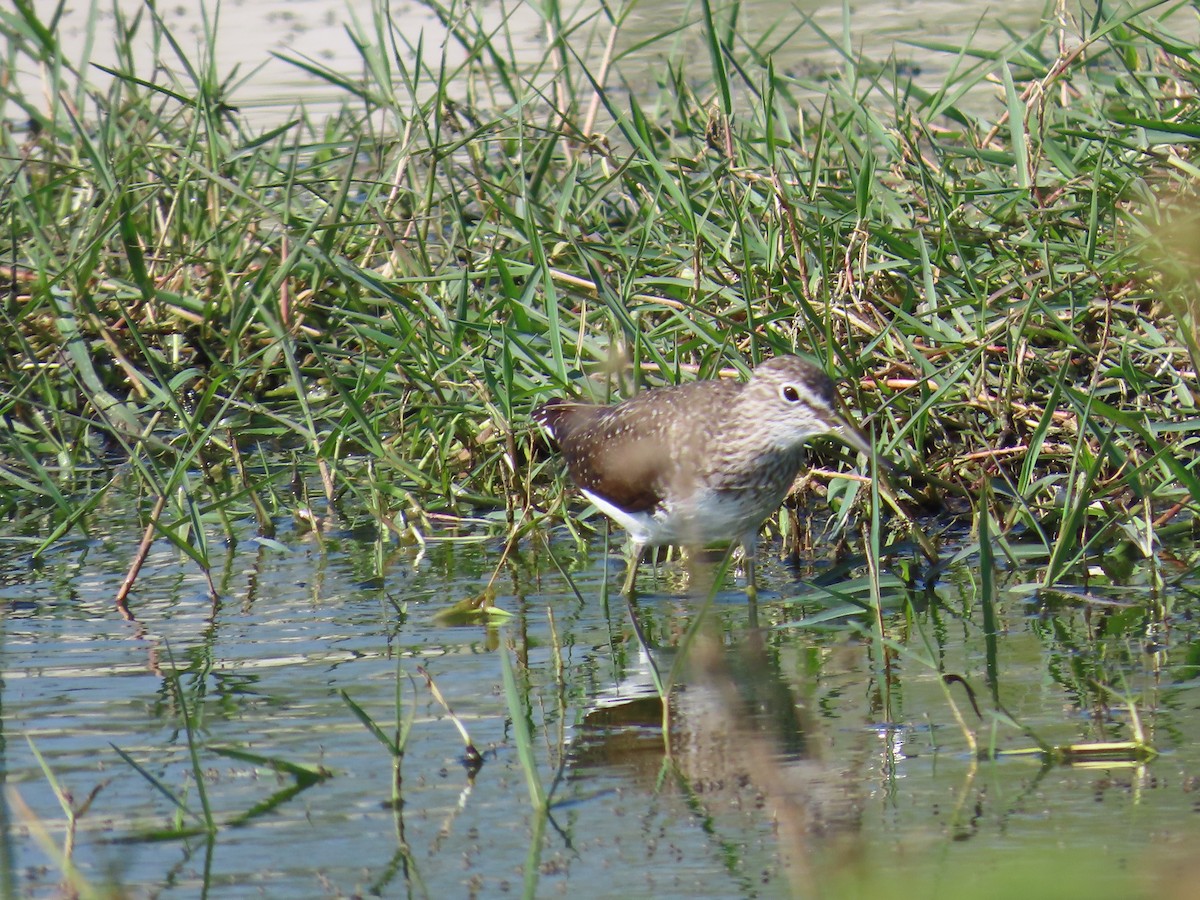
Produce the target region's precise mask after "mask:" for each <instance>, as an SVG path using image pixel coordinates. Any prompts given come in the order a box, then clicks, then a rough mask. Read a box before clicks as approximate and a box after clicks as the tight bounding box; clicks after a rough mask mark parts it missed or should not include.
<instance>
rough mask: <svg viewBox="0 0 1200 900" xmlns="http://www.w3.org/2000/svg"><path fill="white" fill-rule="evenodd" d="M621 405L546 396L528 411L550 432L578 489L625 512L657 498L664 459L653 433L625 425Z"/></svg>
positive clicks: (648, 507)
mask: <svg viewBox="0 0 1200 900" xmlns="http://www.w3.org/2000/svg"><path fill="white" fill-rule="evenodd" d="M621 409H622V406H616V407H609V406H597V405H595V404H592V403H576V402H572V401H570V400H551V401H549V402H548V403H546V404H545V405H543V406H540V407H538V408H537V409H536V410H534V412H533V418H534V420H535V421H537V422H538V423H539V424H541V425H542V426H544V427H545V428H546V430H547V431H549V432H550V436H551V437H553V438H554V440H555V442H556V443H557V444H558V447H559V449H560V450H561V451H562V455H563V458H564V459H565V460H566V462H567V470H568V471H569V472H570V473H571V478H572V480H573V481H574V482H575V483H576V484H577V485H578V486H579V487H581V488H584V489H586V490H589V491H591V492H592V493H594V494H596V495H598V496H599V497H602V498H603V499H605V500H607V501H608V502H609V503H612V504H613V505H614V506H618V507H620V508H621V509H624V510H627V511H628V512H630V513H641V512H652V511H653V510H654V509H655V507H657V506H658V504H659V503H661V502H662V499H663V492H664V486H665V484H666V481H667V475H668V468H669V464H670V461H669V458H668V456H667V454H665V453H664V452H662V440H661V438H659V437H658V436H656V435H655V434H653V433H647V432H645V431H641V430H637V429H629V428H628V427H627V425H628V422H627V420H626V418H625V417H624V416H621V415H620V411H621Z"/></svg>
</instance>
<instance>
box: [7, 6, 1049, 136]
mask: <svg viewBox="0 0 1200 900" xmlns="http://www.w3.org/2000/svg"><path fill="white" fill-rule="evenodd" d="M33 5H34V8H35V9H37V10H38V12H39V13H40V14H41V15H42V16H49V14H50V13H51V12H52V11H53V10H54V8H55V7H56V5H57V4H56V3H55V2H53V0H34V4H33ZM140 5H141V4H139V3H137V2H133V0H118V3H117V6H118V8H120V9H122V10H124V11H126V12H127V13H132V12H134V11H136V10H137V9H138V8H139V7H140ZM111 8H112V7H111V4H108V3H105V4H100V7H99V8H98V9H97V10H96V16H97V18H98V21H99V22H100V23H101V25H102V27H103V23H105V22H109V23H111V21H112V12H111ZM207 8H208V11H209V12H208V21H209V22H210V23H211V22H212V21H213V19H214V18H215V20H216V21H215V34H216V48H217V62H218V67H219V69H220V70H221V71H224V72H232V71H233V70H234V68H235V67H237V69H238V70H239V73H240V76H241V78H243V79H245V80H244V83H242V84H241V85H240V86H239V87H238V88H237V90H236V91H235V92H234V93H233V95H232V101H233V103H234V104H235V105H236V106H237V107H238V108H239V109H240V110H241V111H242V112H243V113H244V114H245V115H246V116H247V117H248V118H249V119H250V120H251V121H253V122H255V123H258V124H260V125H273V124H276V123H278V122H281V121H283V120H285V119H286V118H287V117H288V116H289V114H290V113H291V112H292V111H293V110H294V109H295V108H296V106H297V104H303V105H304V107H305V108H306V109H307V110H308V111H309V112H310V113H311V114H313V115H315V116H318V117H319V116H320V115H321V114H329V113H332V112H333V111H334V109H335V107H336V105H337V104H338V103H339V102H340V101H341V99H342V95H341V94H340V93H339V92H338V91H337V90H336V89H335V88H333V87H332V86H330V85H329V84H328V83H326V82H323V81H321V80H320V79H317V78H316V77H315V76H312V75H311V74H309V73H306V72H304V71H303V70H301V69H298V68H297V67H295V66H293V65H290V64H288V63H286V62H284V61H282V60H280V59H278V58H276V57H273V56H272V55H271V54H272V53H278V54H281V55H284V56H290V57H296V58H301V59H306V60H311V61H313V62H316V63H319V64H321V65H323V66H327V67H329V68H331V69H333V70H335V71H338V72H340V73H343V74H345V75H348V76H353V75H356V74H357V73H359V72H360V71H361V69H362V59H361V57H360V56H359V55H358V53H357V52H356V50H355V47H354V43H353V41H352V39H351V37H350V36H349V34H348V33H347V27H348V26H349V27H351V28H354V27H356V26H361V27H362V29H363V30H364V32H366V33H370V23H371V20H372V14H373V12H372V11H373V9H374V8H376V7H374V6H373V5H372V4H371V3H369V2H364V0H358V2H345V0H289V2H280V3H273V2H262V3H258V2H253V0H234V2H224V3H221V4H219V6H218V4H207ZM599 8H600V7H599V4H585V5H583V6H581V7H580V8H579V10H578V12H576V13H574V14H573V15H571V16H569V17H568V23H569V24H574V23H581V22H584V21H585V20H586V19H588V18H589V17H599ZM717 8H718V9H720V7H719V6H718V7H717ZM1046 8H1047V4H1046V3H1044V2H1038V0H1013V2H1008V3H1002V4H985V3H969V2H968V3H953V2H945V0H901V2H887V0H858V2H854V3H852V4H850V23H851V35H852V46H853V48H854V49H855V50H858V49H863V50H865V51H867V55H868V57H869V58H871V59H874V60H879V61H882V60H884V59H886V58H887V57H888V55H889V54H891V53H892V52H893V51H894V52H895V54H896V56H897V58H898V59H899V60H901V61H904V62H905V63H906V64H909V65H911V66H913V67H915V68H916V69H917V70H919V71H921V72H922V73H923V79H919V80H923V83H925V84H926V85H928V86H933V85H936V84H937V83H938V80H939V76H941V75H943V74H944V73H945V71H946V69H947V67H948V66H949V65H951V63H952V57H951V56H949V55H937V54H933V53H931V52H929V51H927V50H924V49H919V48H913V47H910V46H906V45H905V44H904V43H903V42H904V41H906V40H912V39H919V40H923V41H945V42H948V43H952V44H962V43H964V42H965V41H966V40H967V39H968V38H970V41H971V45H972V46H973V47H976V48H979V49H992V48H995V47H998V46H1001V45H1003V44H1004V43H1006V42H1007V41H1008V40H1009V37H1008V35H1007V34H1006V33H1005V31H1004V29H1006V28H1007V29H1010V30H1011V31H1012V32H1014V33H1017V34H1026V33H1029V32H1031V31H1033V30H1034V29H1035V28H1036V27H1037V26H1038V24H1039V23H1041V22H1042V21H1043V15H1044V13H1045V11H1046ZM158 9H159V14H160V15H161V16H162V18H163V20H164V22H165V23H166V24H167V25H168V27H169V28H170V29H171V31H172V32H173V33H174V34H175V35H176V37H177V39H178V40H179V41H180V43H181V45H182V49H183V51H184V52H185V53H187V54H193V55H195V56H196V57H200V56H201V53H200V50H201V48H202V47H205V46H207V45H208V42H207V40H206V37H205V35H206V30H207V29H206V25H205V18H204V17H203V16H202V15H201V5H200V4H194V3H175V4H171V3H162V4H159V5H158ZM455 9H456V10H459V11H460V12H461V10H464V9H465V10H470V11H471V14H476V15H478V16H479V18H480V20H481V21H482V22H484V23H485V24H486V25H487V26H488V27H489V28H494V29H497V30H504V31H505V32H506V33H507V34H509V35H511V37H512V39H513V40H514V45H513V50H514V58H516V59H517V60H520V61H530V62H532V61H534V60H537V59H540V58H541V57H542V56H543V55H544V53H545V45H546V42H547V35H546V30H545V26H544V24H543V20H542V18H541V16H540V15H539V14H538V13H537V11H536V9H535V7H534V6H533V5H532V4H530V3H524V2H499V0H490V2H480V3H473V4H461V5H460V6H458V7H455ZM215 10H219V14H218V15H216V16H215V17H214V16H213V12H214V11H215ZM1051 10H1052V6H1051ZM87 11H88V7H87V5H86V4H85V3H83V2H79V3H76V4H72V5H70V6H68V8H67V13H66V15H65V16H64V17H63V20H62V23H61V26H60V28H59V31H58V34H59V36H60V39H62V40H63V43H64V46H65V48H66V51H67V52H66V55H67V58H68V59H69V60H72V61H74V62H79V61H80V60H82V59H83V58H84V54H85V50H86V51H87V54H88V55H87V58H88V59H90V60H91V61H93V62H95V63H99V64H102V65H106V66H109V67H112V66H113V65H114V64H115V63H116V62H117V60H116V56H115V52H114V50H113V48H112V46H111V45H110V44H108V43H107V42H104V41H100V42H98V43H96V44H94V45H93V46H90V47H89V46H87V44H86V41H85V38H86V36H87V34H88V29H87V27H86V26H87V15H86V14H87ZM388 12H389V14H390V16H391V19H392V21H393V22H394V23H395V24H396V29H397V31H398V32H399V33H400V34H401V35H403V37H404V38H405V39H406V40H407V42H408V43H409V45H411V46H416V45H417V44H418V43H419V42H422V43H423V45H424V47H425V58H426V59H427V60H428V61H430V62H432V63H433V64H434V65H440V64H441V61H442V60H443V59H444V60H445V63H446V65H447V66H448V67H449V68H451V69H453V67H454V66H457V65H460V64H461V63H462V61H463V58H464V52H463V50H462V48H461V47H460V45H458V44H457V43H456V42H455V41H453V40H447V39H446V30H445V28H444V27H443V26H442V25H441V24H440V22H439V21H438V19H437V17H436V16H435V15H434V14H433V13H431V12H430V11H429V10H428V9H425V8H423V7H422V6H420V5H419V4H415V3H406V2H395V3H392V4H390V5H389V6H388ZM805 16H811V19H812V22H813V23H815V24H816V26H817V27H818V28H820V29H822V30H824V31H825V32H826V33H827V34H829V35H832V36H833V37H834V39H835V40H838V41H840V40H841V36H842V34H843V9H842V5H841V4H840V3H830V2H825V3H821V2H812V0H797V2H791V3H787V2H777V0H766V2H757V0H756V2H753V3H744V4H742V5H741V17H740V20H739V21H740V23H741V28H742V30H744V31H745V32H746V33H748V34H750V35H756V36H757V35H763V36H765V35H771V36H772V39H770V40H768V41H767V44H768V45H770V46H774V45H775V44H776V43H777V42H780V41H783V43H782V46H780V47H779V48H778V49H777V50H776V52H775V54H774V58H775V64H776V66H777V67H778V68H779V69H781V70H784V71H786V70H789V69H791V70H796V71H808V70H814V69H815V70H821V69H823V68H829V67H835V66H837V65H839V64H840V59H839V56H838V54H837V53H836V52H834V51H833V50H831V49H830V47H829V43H828V41H827V40H825V39H824V38H823V37H821V36H820V34H819V33H818V31H817V30H816V29H814V28H813V27H810V26H808V25H805V24H804V17H805ZM699 17H700V6H699V4H698V3H686V2H684V3H681V2H676V0H672V2H653V3H639V4H636V5H635V6H634V11H633V13H632V14H631V15H630V16H629V17H628V19H627V20H626V22H625V24H624V25H623V26H622V29H621V41H620V43H619V44H618V47H617V53H618V55H623V56H625V59H624V60H623V62H622V65H621V68H622V73H623V74H624V75H625V77H627V78H629V79H632V80H633V82H634V83H635V84H636V80H637V79H638V77H639V75H640V76H641V77H643V78H644V79H645V83H646V84H647V85H649V84H651V83H653V81H654V79H655V78H656V77H659V76H661V75H662V74H663V70H664V63H665V61H666V59H667V58H668V56H669V55H671V54H672V53H679V52H684V53H686V54H689V55H690V56H691V57H692V58H693V59H694V60H695V61H696V62H697V63H698V68H699V71H698V72H697V73H696V74H697V77H699V78H704V77H706V76H707V71H706V67H705V65H704V61H705V59H706V55H707V51H706V49H705V45H704V42H703V38H702V36H701V34H700V31H699V29H697V28H693V27H688V28H684V29H682V30H681V31H680V32H679V33H678V34H677V35H676V36H675V37H673V38H671V39H669V40H666V41H656V42H653V43H652V44H651V45H650V47H649V48H647V49H643V50H638V51H629V48H633V47H635V46H636V45H638V44H640V43H642V42H643V41H645V40H647V39H648V38H651V37H653V36H655V35H658V34H661V33H664V32H667V31H670V30H672V29H676V28H678V27H679V26H680V25H681V24H682V23H684V22H687V23H692V24H694V23H696V22H697V21H698V20H699ZM589 33H590V29H589V28H588V27H587V26H585V27H582V28H580V29H579V31H578V34H579V35H580V39H579V41H578V42H576V43H573V45H572V49H573V50H575V52H577V53H580V54H581V55H582V56H584V58H586V59H589V60H590V61H593V62H594V61H596V60H598V59H599V57H600V54H601V52H602V50H603V45H602V41H596V40H592V41H585V40H584V36H585V35H588V34H589ZM600 35H601V37H603V36H605V35H606V32H603V31H601V32H600ZM785 36H786V37H787V40H786V41H784V40H783V39H784V38H785ZM189 42H190V43H189ZM135 46H139V47H140V48H141V49H142V51H143V55H142V56H141V57H140V58H139V59H138V60H136V62H137V64H138V70H139V72H142V73H144V72H146V71H148V67H149V63H150V61H151V55H150V50H149V45H148V43H147V42H142V43H140V44H137V43H135ZM403 49H404V48H403V47H402V48H401V50H402V51H403ZM627 51H629V52H627ZM166 62H167V64H168V65H171V60H170V59H169V57H168V58H167V59H166ZM406 62H408V63H410V64H411V63H412V62H413V59H412V57H409V58H408V59H407V60H406ZM17 77H18V78H19V79H20V80H21V83H22V84H23V85H25V86H26V87H25V89H26V91H27V92H30V93H34V92H37V91H38V90H39V89H41V86H42V82H41V79H40V77H39V73H37V72H33V71H28V70H23V71H20V72H18V73H17ZM97 80H98V81H102V76H100V75H99V74H98V73H97Z"/></svg>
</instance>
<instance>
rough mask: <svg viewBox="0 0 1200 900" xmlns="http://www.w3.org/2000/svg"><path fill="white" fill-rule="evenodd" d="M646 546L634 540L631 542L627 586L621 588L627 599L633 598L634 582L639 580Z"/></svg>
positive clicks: (626, 575)
mask: <svg viewBox="0 0 1200 900" xmlns="http://www.w3.org/2000/svg"><path fill="white" fill-rule="evenodd" d="M645 549H646V545H645V544H642V543H639V542H638V541H635V540H633V539H632V538H631V539H630V541H629V563H628V566H629V567H628V568H627V569H626V570H625V585H624V586H623V587H622V588H621V593H622V594H624V595H625V596H626V597H633V596H635V594H634V589H633V582H634V580H635V579H636V578H637V570H638V565H639V564H640V563H641V561H642V553H643V552H645Z"/></svg>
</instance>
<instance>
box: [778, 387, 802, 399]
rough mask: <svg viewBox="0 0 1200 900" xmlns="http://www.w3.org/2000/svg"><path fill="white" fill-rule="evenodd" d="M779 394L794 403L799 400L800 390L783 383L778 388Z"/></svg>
mask: <svg viewBox="0 0 1200 900" xmlns="http://www.w3.org/2000/svg"><path fill="white" fill-rule="evenodd" d="M779 396H781V397H783V399H784V400H786V401H787V402H788V403H796V402H798V401H799V400H800V392H799V391H798V390H796V389H795V388H794V387H793V386H792V385H790V384H785V385H784V386H783V387H782V388H780V390H779Z"/></svg>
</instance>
